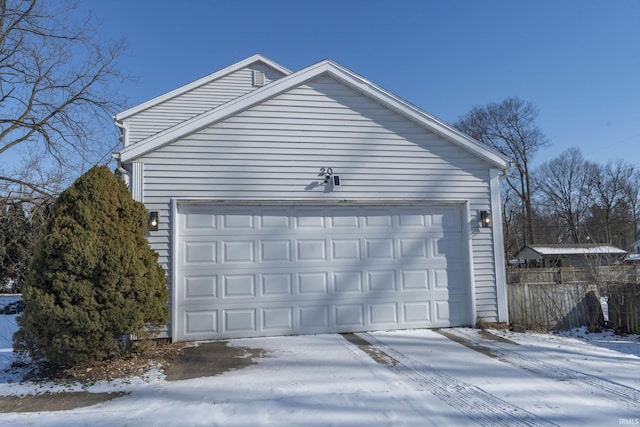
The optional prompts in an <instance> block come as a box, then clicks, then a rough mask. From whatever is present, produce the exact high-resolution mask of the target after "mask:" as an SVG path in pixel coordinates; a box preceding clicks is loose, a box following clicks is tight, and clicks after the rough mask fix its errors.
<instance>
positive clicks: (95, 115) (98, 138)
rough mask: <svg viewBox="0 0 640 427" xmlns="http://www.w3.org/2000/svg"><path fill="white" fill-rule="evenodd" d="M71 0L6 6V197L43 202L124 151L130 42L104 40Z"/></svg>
mask: <svg viewBox="0 0 640 427" xmlns="http://www.w3.org/2000/svg"><path fill="white" fill-rule="evenodd" d="M75 8H76V4H75V3H73V2H70V1H65V0H56V1H54V0H50V1H46V2H42V3H40V2H39V1H38V0H0V30H1V32H0V191H1V192H2V194H3V197H4V198H7V199H10V200H14V201H24V202H36V203H37V202H38V201H40V200H46V199H49V198H51V197H52V196H55V195H56V194H57V193H58V192H59V190H60V189H61V187H62V186H63V185H65V184H68V182H69V181H71V180H72V179H73V178H75V177H76V176H77V175H79V174H80V173H82V172H83V171H84V170H86V169H88V167H90V166H92V165H94V164H96V163H106V162H107V161H108V160H110V156H109V155H110V152H111V151H112V150H113V148H115V146H116V145H117V135H116V133H115V131H114V129H113V126H112V124H111V119H110V117H111V115H112V114H113V112H114V111H116V109H117V108H120V107H121V104H120V103H119V102H116V100H115V99H114V93H116V91H115V90H113V88H112V86H113V85H114V84H118V83H120V82H121V81H122V76H121V75H120V73H119V72H118V68H117V62H116V61H117V59H118V57H119V55H120V54H121V52H122V49H123V42H121V41H119V42H115V43H107V42H104V41H102V40H99V39H98V38H97V36H96V34H95V32H94V28H95V24H94V22H92V21H91V19H90V18H86V19H84V20H81V21H79V19H78V17H77V14H74V11H75Z"/></svg>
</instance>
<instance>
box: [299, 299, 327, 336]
mask: <svg viewBox="0 0 640 427" xmlns="http://www.w3.org/2000/svg"><path fill="white" fill-rule="evenodd" d="M298 324H299V325H300V329H302V330H308V331H310V332H321V331H326V330H328V329H329V307H328V306H326V305H306V306H301V307H299V308H298Z"/></svg>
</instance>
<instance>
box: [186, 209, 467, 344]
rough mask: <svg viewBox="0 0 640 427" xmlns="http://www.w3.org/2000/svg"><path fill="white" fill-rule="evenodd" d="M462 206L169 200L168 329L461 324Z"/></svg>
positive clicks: (195, 332)
mask: <svg viewBox="0 0 640 427" xmlns="http://www.w3.org/2000/svg"><path fill="white" fill-rule="evenodd" d="M461 224H462V221H461V209H460V206H402V207H398V206H394V207H391V206H383V207H381V206H329V207H326V206H325V207H322V206H318V207H310V206H298V207H278V206H236V207H230V206H220V205H189V204H182V205H179V206H178V217H177V227H178V238H177V244H176V252H177V254H176V261H177V262H176V276H175V277H176V279H177V280H176V282H177V288H176V292H175V296H174V304H175V305H174V309H175V310H176V317H175V318H174V322H175V325H174V328H173V333H174V334H175V336H174V339H176V340H199V339H217V338H234V337H252V336H269V335H287V334H309V333H324V332H350V331H364V330H376V329H403V328H414V327H441V326H457V325H463V324H468V323H469V322H470V319H468V314H469V312H470V309H469V279H468V273H467V271H468V266H467V263H466V261H465V260H466V258H465V256H464V253H465V250H464V245H463V244H462V241H463V240H462V239H463V236H462V232H461V226H462V225H461Z"/></svg>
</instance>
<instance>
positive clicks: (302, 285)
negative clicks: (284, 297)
mask: <svg viewBox="0 0 640 427" xmlns="http://www.w3.org/2000/svg"><path fill="white" fill-rule="evenodd" d="M297 291H298V295H316V296H317V295H326V294H327V293H328V291H329V286H328V280H327V273H321V272H313V273H298V275H297Z"/></svg>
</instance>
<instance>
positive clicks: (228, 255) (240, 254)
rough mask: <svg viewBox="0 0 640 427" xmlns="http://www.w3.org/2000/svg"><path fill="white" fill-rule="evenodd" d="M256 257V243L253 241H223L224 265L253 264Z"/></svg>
mask: <svg viewBox="0 0 640 427" xmlns="http://www.w3.org/2000/svg"><path fill="white" fill-rule="evenodd" d="M255 259H256V256H255V242H254V241H253V240H240V241H223V242H222V262H223V263H253V262H254V261H255Z"/></svg>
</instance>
